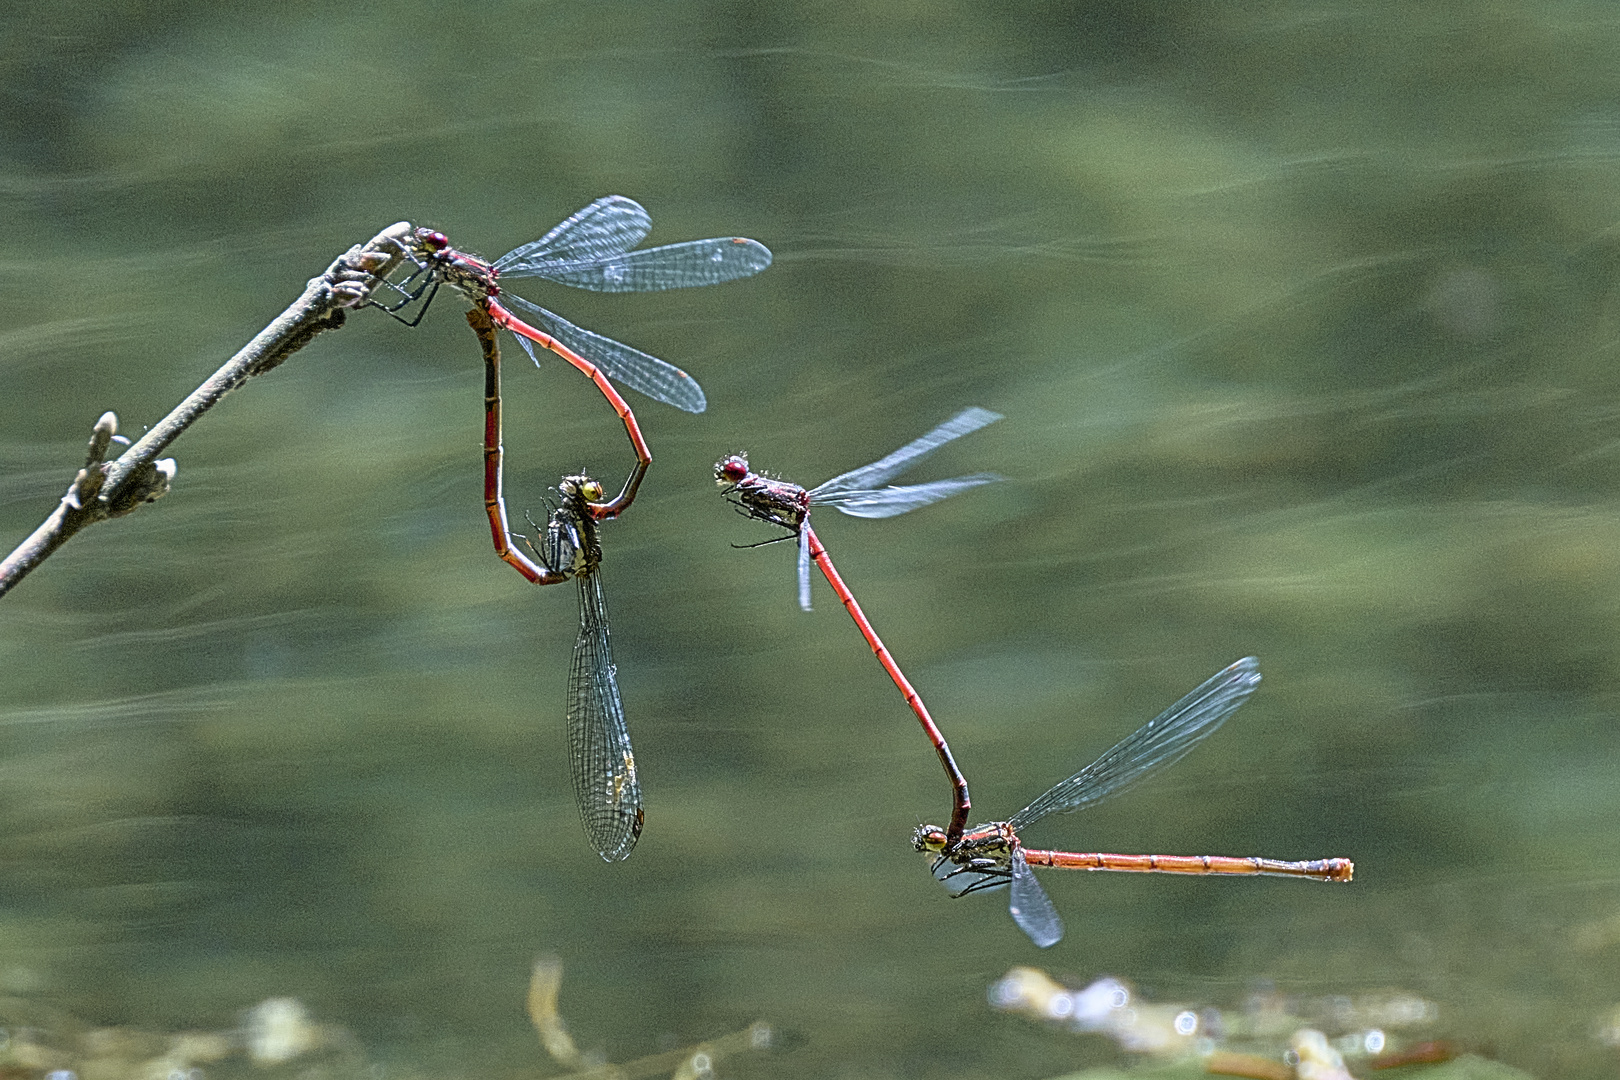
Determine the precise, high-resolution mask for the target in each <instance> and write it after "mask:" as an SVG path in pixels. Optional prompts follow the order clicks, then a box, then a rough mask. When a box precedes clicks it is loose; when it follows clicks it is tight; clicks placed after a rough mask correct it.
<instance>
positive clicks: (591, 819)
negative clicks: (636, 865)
mask: <svg viewBox="0 0 1620 1080" xmlns="http://www.w3.org/2000/svg"><path fill="white" fill-rule="evenodd" d="M576 580H577V581H578V582H579V639H578V640H577V641H576V642H575V643H574V660H573V664H572V665H571V666H570V668H569V671H568V756H569V762H570V764H571V765H572V766H573V776H574V800H575V802H577V803H578V804H579V817H580V820H581V821H583V822H584V823H585V835H586V836H588V837H590V841H591V845H592V846H593V847H595V848H596V851H597V854H599V855H601V856H602V858H603V859H606V860H607V861H608V862H618V861H619V860H621V859H624V858H627V857H628V856H629V854H630V849H631V848H633V847H635V846H636V838H637V837H638V836H640V835H641V820H642V812H641V783H640V781H639V780H637V779H636V759H635V756H634V755H633V754H632V753H631V751H630V730H629V728H627V727H626V726H625V722H624V705H623V704H622V703H621V702H620V701H619V678H618V674H617V672H616V671H615V669H614V666H613V650H612V648H611V647H610V645H609V642H608V623H607V606H606V605H605V604H604V603H603V600H602V584H601V581H600V579H599V578H598V576H597V575H596V574H594V573H582V574H580V575H578V577H577V578H576Z"/></svg>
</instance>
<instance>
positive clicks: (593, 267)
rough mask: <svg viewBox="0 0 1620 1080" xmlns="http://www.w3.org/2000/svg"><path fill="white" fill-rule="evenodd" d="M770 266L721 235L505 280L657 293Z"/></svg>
mask: <svg viewBox="0 0 1620 1080" xmlns="http://www.w3.org/2000/svg"><path fill="white" fill-rule="evenodd" d="M769 265H771V251H770V249H769V248H767V247H766V246H765V245H764V244H761V243H760V242H759V241H758V240H749V239H747V238H746V237H742V236H721V237H715V238H714V239H711V240H688V241H686V242H685V243H681V244H666V245H664V246H663V247H653V248H643V249H642V250H641V251H631V252H626V253H624V254H613V255H606V256H600V257H597V258H592V259H583V260H579V261H575V262H549V261H548V262H543V263H539V264H536V265H533V266H528V267H525V268H518V269H512V270H506V269H503V268H502V267H500V266H499V265H498V264H497V266H496V269H497V270H500V271H501V273H502V274H503V275H504V276H506V277H539V278H545V279H546V280H547V281H556V282H559V283H561V284H563V285H572V286H574V288H576V289H589V290H591V291H592V292H609V293H621V292H661V291H663V290H664V289H690V288H695V287H697V286H699V285H718V284H720V283H721V282H724V281H735V280H737V279H738V278H745V277H752V276H753V275H755V274H757V273H759V272H760V271H761V270H763V269H765V268H766V267H767V266H769Z"/></svg>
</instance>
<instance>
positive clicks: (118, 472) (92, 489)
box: [0, 221, 411, 596]
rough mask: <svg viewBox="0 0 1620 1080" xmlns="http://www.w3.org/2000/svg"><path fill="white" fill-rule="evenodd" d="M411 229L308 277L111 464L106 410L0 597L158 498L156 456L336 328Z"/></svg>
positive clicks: (396, 229) (3, 567) (1, 573)
mask: <svg viewBox="0 0 1620 1080" xmlns="http://www.w3.org/2000/svg"><path fill="white" fill-rule="evenodd" d="M410 229H411V226H410V223H409V222H406V221H402V222H399V223H398V224H396V225H392V226H390V227H389V228H387V229H385V230H383V231H382V232H380V233H378V234H377V235H376V236H374V237H372V238H371V240H370V242H369V243H367V244H366V245H365V246H364V247H362V246H360V245H356V246H354V247H352V248H350V249H349V250H348V251H346V252H344V253H343V254H342V255H341V256H339V257H338V258H337V259H336V260H335V261H334V262H333V263H332V265H331V266H329V267H327V268H326V272H325V273H324V274H322V275H321V276H320V277H317V278H311V279H310V282H309V285H308V287H306V288H305V289H304V294H303V295H302V296H300V297H299V298H298V299H297V300H295V301H294V302H293V304H292V306H290V307H289V308H287V310H286V311H283V312H282V313H281V314H280V315H279V316H277V317H276V319H275V321H274V322H272V323H271V324H270V325H269V326H267V327H265V328H264V329H263V330H262V331H260V333H259V335H258V336H257V337H255V338H254V339H253V340H252V341H250V342H248V343H247V345H246V346H244V347H243V348H242V350H241V351H240V352H238V353H237V354H236V355H235V356H233V357H231V359H230V360H229V361H228V362H227V363H226V364H225V365H224V366H223V367H221V368H220V369H219V370H218V371H216V372H214V374H213V375H211V376H209V378H208V380H207V381H206V382H204V383H203V384H202V385H201V386H199V387H197V389H195V390H193V391H192V392H191V394H190V396H188V397H187V398H186V400H184V401H182V402H181V403H180V404H179V405H177V406H175V408H174V410H173V411H172V412H170V413H169V415H168V416H166V417H164V418H163V419H162V421H160V422H159V423H158V424H157V425H156V426H154V427H153V428H152V429H151V430H150V431H148V432H147V433H146V434H145V435H144V436H142V437H141V438H140V440H139V441H137V442H136V443H135V444H134V445H133V446H130V447H129V449H128V450H126V451H124V453H123V454H122V455H121V456H120V457H119V458H118V460H116V461H111V462H109V461H106V453H107V448H108V447H109V446H110V445H111V444H112V443H114V442H118V443H121V444H125V445H128V443H129V440H127V439H125V438H123V437H122V436H120V435H119V434H118V418H117V417H116V416H115V415H113V414H112V413H110V412H109V413H104V414H103V415H102V417H101V419H100V420H99V421H97V423H96V426H95V428H94V430H93V431H92V433H91V437H90V452H89V456H88V457H87V459H86V461H85V464H84V468H82V469H80V470H79V473H78V475H77V476H75V477H74V478H73V482H72V483H71V484H70V485H68V490H67V494H65V495H63V496H62V499H61V501H60V502H59V503H58V504H57V507H56V509H55V510H53V511H52V512H51V515H50V517H48V518H46V519H45V522H44V524H42V525H40V527H39V528H37V529H35V530H34V532H33V534H32V535H31V536H29V537H28V539H27V540H24V541H23V542H22V543H21V544H19V545H18V546H17V549H16V550H15V551H13V552H12V553H11V554H10V555H7V556H6V557H5V559H4V560H3V561H0V596H4V595H5V594H6V592H7V591H9V590H10V588H11V587H12V586H13V585H15V584H16V583H17V582H19V581H21V580H22V579H23V577H24V576H26V575H27V573H28V572H29V571H30V570H32V569H33V568H34V567H36V566H38V565H39V564H40V563H41V562H43V561H44V560H45V558H46V557H47V556H49V555H50V554H51V552H53V551H55V550H56V549H57V548H59V547H61V546H62V544H63V543H65V542H66V541H67V539H68V538H69V537H71V536H72V535H73V534H74V533H76V532H78V531H79V530H80V529H82V528H84V527H85V526H86V525H90V524H93V523H94V522H97V521H104V520H106V519H107V518H111V517H119V516H121V515H123V514H127V513H129V512H130V511H132V510H134V509H136V508H137V507H139V506H140V505H141V504H142V503H148V502H151V501H152V500H154V499H157V498H161V497H162V496H163V495H164V494H165V493H166V492H167V491H168V490H169V483H170V481H172V480H173V479H174V475H175V471H176V469H175V464H174V459H173V458H162V459H159V458H158V454H160V453H162V452H163V450H164V448H165V447H167V446H168V445H169V444H170V443H171V442H173V441H174V440H175V439H176V438H178V437H179V436H180V433H181V432H183V431H185V430H186V428H188V427H190V426H191V425H192V424H193V423H194V422H195V421H196V420H197V418H198V417H200V416H202V414H203V413H205V412H207V411H208V410H209V409H211V408H213V407H214V405H215V404H216V403H217V402H218V401H219V399H220V398H222V397H224V396H225V395H226V394H228V393H230V392H231V391H232V390H235V389H236V388H237V387H238V386H241V385H242V384H243V383H245V382H247V380H249V379H251V378H252V377H253V376H255V375H261V374H263V373H264V372H266V371H269V370H270V369H271V368H273V367H276V366H277V365H279V364H280V363H281V362H282V361H283V360H285V359H287V357H289V356H291V355H292V354H293V353H295V352H297V351H298V350H299V349H301V348H303V347H304V346H305V345H307V344H308V343H309V342H310V341H311V340H312V339H313V338H314V337H315V335H316V334H319V333H321V332H322V331H323V330H333V329H336V328H337V327H340V326H342V325H343V323H344V320H345V318H346V317H347V315H348V309H349V308H353V307H360V306H362V305H364V304H365V303H366V301H367V300H369V299H370V297H371V294H372V292H373V291H374V290H375V289H376V288H377V287H378V286H379V285H381V284H382V280H383V279H384V278H386V277H387V276H388V274H389V273H391V272H392V271H393V269H394V268H395V267H396V266H398V265H399V262H400V260H401V259H402V258H403V257H404V248H403V247H402V246H401V244H400V241H401V240H402V239H403V238H404V237H405V236H406V235H408V234H409V233H410Z"/></svg>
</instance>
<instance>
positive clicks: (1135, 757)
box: [1007, 656, 1260, 834]
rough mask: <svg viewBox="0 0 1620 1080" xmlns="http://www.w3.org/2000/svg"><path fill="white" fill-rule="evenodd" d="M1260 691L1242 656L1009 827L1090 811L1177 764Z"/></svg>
mask: <svg viewBox="0 0 1620 1080" xmlns="http://www.w3.org/2000/svg"><path fill="white" fill-rule="evenodd" d="M1259 685H1260V662H1259V661H1258V660H1256V659H1255V658H1254V657H1252V656H1246V657H1244V658H1243V659H1242V660H1239V661H1238V662H1237V663H1235V664H1233V665H1232V666H1230V667H1228V668H1226V669H1225V670H1223V671H1220V672H1218V673H1217V674H1215V675H1214V676H1213V677H1211V678H1210V679H1209V680H1208V681H1206V682H1205V683H1204V684H1203V685H1202V686H1200V687H1199V688H1198V689H1196V690H1194V691H1193V692H1192V693H1190V694H1188V695H1187V696H1186V697H1184V698H1182V699H1181V700H1180V701H1178V702H1176V703H1175V704H1174V705H1172V706H1170V707H1169V708H1168V709H1166V710H1164V712H1162V713H1160V714H1159V715H1158V716H1156V717H1154V718H1153V719H1152V720H1149V721H1148V722H1147V723H1146V724H1143V725H1142V726H1141V727H1139V728H1137V729H1136V731H1134V732H1132V733H1131V734H1130V735H1128V736H1126V737H1125V738H1124V739H1123V740H1121V741H1120V743H1119V745H1117V746H1115V747H1114V748H1113V749H1112V750H1109V751H1108V752H1107V753H1106V754H1104V755H1103V756H1102V757H1100V758H1098V759H1097V760H1096V761H1094V762H1092V763H1091V764H1090V765H1087V766H1086V767H1085V768H1083V769H1081V770H1080V771H1079V772H1077V773H1075V774H1074V775H1073V776H1071V777H1069V778H1068V779H1067V780H1064V781H1063V782H1062V783H1059V784H1057V785H1056V786H1054V787H1053V788H1052V790H1050V791H1048V792H1047V793H1046V794H1044V795H1042V796H1041V797H1040V798H1038V799H1036V800H1035V801H1034V802H1032V803H1030V804H1029V805H1028V806H1026V807H1024V808H1023V809H1022V810H1020V811H1018V813H1016V814H1014V815H1013V816H1012V818H1011V819H1010V820H1009V821H1008V822H1007V824H1008V825H1010V826H1011V827H1012V830H1013V832H1015V833H1020V834H1021V833H1022V832H1023V831H1024V829H1025V828H1027V827H1028V826H1030V825H1033V824H1034V823H1035V822H1037V821H1039V820H1041V818H1043V817H1045V816H1046V815H1048V814H1053V813H1068V812H1069V811H1071V810H1078V809H1080V808H1081V807H1082V806H1090V805H1091V804H1092V803H1095V802H1100V801H1101V800H1103V799H1106V798H1108V797H1109V796H1110V795H1117V794H1119V793H1120V792H1121V791H1124V790H1125V789H1126V788H1128V787H1130V786H1131V785H1132V784H1134V783H1136V782H1137V781H1138V780H1140V779H1142V777H1144V776H1146V775H1147V774H1148V773H1150V772H1153V771H1154V770H1155V769H1161V768H1163V767H1165V766H1166V765H1170V764H1172V763H1174V762H1177V761H1180V760H1181V759H1182V758H1183V757H1184V756H1186V754H1187V752H1188V751H1190V750H1191V749H1192V748H1193V747H1195V746H1197V745H1198V744H1199V743H1200V742H1202V741H1203V740H1205V739H1207V738H1208V737H1209V736H1211V735H1213V734H1214V733H1215V729H1216V728H1218V727H1220V726H1221V722H1222V721H1224V720H1225V719H1226V718H1227V717H1228V716H1231V715H1232V713H1233V712H1235V711H1236V710H1237V707H1238V706H1239V705H1242V704H1243V703H1244V702H1245V701H1247V700H1248V699H1249V695H1250V694H1252V693H1254V689H1255V687H1257V686H1259Z"/></svg>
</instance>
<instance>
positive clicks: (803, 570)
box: [799, 527, 810, 611]
mask: <svg viewBox="0 0 1620 1080" xmlns="http://www.w3.org/2000/svg"><path fill="white" fill-rule="evenodd" d="M799 606H800V607H801V608H803V609H804V610H806V611H809V610H810V537H809V536H808V535H807V534H806V533H805V530H804V528H802V527H801V528H800V529H799Z"/></svg>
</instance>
